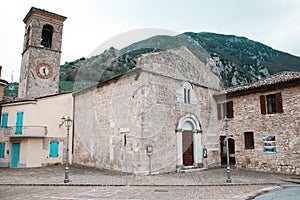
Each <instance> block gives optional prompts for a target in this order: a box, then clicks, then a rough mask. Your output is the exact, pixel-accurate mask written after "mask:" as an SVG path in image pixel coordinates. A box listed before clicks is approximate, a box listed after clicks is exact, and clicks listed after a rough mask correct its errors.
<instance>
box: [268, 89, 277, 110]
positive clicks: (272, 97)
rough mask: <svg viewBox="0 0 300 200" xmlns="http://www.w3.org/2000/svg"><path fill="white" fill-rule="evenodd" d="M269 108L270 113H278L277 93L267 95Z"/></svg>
mask: <svg viewBox="0 0 300 200" xmlns="http://www.w3.org/2000/svg"><path fill="white" fill-rule="evenodd" d="M267 108H268V113H276V112H277V109H276V96H275V94H270V95H267Z"/></svg>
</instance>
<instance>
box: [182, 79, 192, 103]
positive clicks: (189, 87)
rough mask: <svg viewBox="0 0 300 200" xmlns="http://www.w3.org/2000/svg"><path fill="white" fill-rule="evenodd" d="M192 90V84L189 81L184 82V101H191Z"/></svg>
mask: <svg viewBox="0 0 300 200" xmlns="http://www.w3.org/2000/svg"><path fill="white" fill-rule="evenodd" d="M191 90H192V85H191V84H190V83H189V82H185V83H183V99H184V103H186V104H190V103H191Z"/></svg>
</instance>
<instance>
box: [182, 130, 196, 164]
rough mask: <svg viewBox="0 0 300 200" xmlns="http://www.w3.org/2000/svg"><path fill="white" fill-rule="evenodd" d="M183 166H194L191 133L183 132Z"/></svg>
mask: <svg viewBox="0 0 300 200" xmlns="http://www.w3.org/2000/svg"><path fill="white" fill-rule="evenodd" d="M182 150H183V165H184V166H193V165H194V141H193V132H192V131H183V134H182Z"/></svg>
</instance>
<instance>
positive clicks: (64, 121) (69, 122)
mask: <svg viewBox="0 0 300 200" xmlns="http://www.w3.org/2000/svg"><path fill="white" fill-rule="evenodd" d="M63 124H65V125H66V127H67V155H66V167H65V180H64V183H68V182H70V180H69V131H70V127H71V125H72V119H71V118H70V117H67V118H65V117H62V118H61V124H60V126H62V125H63Z"/></svg>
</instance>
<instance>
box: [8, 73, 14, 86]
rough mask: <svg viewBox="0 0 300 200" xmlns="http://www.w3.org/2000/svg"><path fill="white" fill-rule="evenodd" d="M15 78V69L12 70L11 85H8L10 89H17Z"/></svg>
mask: <svg viewBox="0 0 300 200" xmlns="http://www.w3.org/2000/svg"><path fill="white" fill-rule="evenodd" d="M13 80H14V70H12V72H11V79H10V84H9V87H8V89H9V90H15V86H14V84H13Z"/></svg>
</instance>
